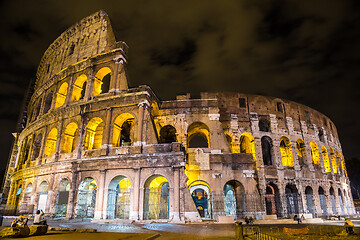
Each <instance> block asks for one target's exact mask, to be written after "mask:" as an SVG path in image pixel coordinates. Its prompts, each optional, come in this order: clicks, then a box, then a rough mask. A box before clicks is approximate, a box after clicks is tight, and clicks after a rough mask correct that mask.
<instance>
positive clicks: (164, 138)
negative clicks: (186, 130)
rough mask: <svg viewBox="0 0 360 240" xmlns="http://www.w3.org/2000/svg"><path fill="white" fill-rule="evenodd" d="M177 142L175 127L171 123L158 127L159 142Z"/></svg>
mask: <svg viewBox="0 0 360 240" xmlns="http://www.w3.org/2000/svg"><path fill="white" fill-rule="evenodd" d="M172 142H177V139H176V129H175V128H174V127H173V126H171V125H166V126H164V127H162V128H161V129H160V143H172Z"/></svg>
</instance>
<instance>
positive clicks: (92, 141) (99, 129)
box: [84, 117, 104, 150]
mask: <svg viewBox="0 0 360 240" xmlns="http://www.w3.org/2000/svg"><path fill="white" fill-rule="evenodd" d="M103 132H104V122H103V120H102V119H101V118H99V117H94V118H92V119H91V120H90V121H89V123H88V124H87V126H86V130H85V142H84V147H85V150H91V149H100V147H101V144H102V137H103Z"/></svg>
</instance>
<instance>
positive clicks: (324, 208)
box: [319, 187, 328, 216]
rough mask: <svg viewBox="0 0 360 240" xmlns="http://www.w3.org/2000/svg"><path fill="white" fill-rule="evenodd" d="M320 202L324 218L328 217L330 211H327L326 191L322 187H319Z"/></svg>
mask: <svg viewBox="0 0 360 240" xmlns="http://www.w3.org/2000/svg"><path fill="white" fill-rule="evenodd" d="M319 200H320V207H321V213H322V216H327V215H328V211H327V204H326V198H325V191H324V189H323V188H322V187H319Z"/></svg>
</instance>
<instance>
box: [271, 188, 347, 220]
mask: <svg viewBox="0 0 360 240" xmlns="http://www.w3.org/2000/svg"><path fill="white" fill-rule="evenodd" d="M303 194H304V199H305V203H304V204H302V202H301V201H302V200H301V194H300V193H299V192H298V189H297V188H296V186H295V185H293V184H288V185H286V187H285V196H280V193H279V189H278V187H277V186H276V184H274V183H270V184H268V185H267V187H266V195H265V206H266V214H268V215H278V216H282V215H284V210H285V214H287V215H291V214H299V213H310V214H312V215H313V216H314V217H315V216H318V215H320V216H329V215H330V213H329V209H331V212H332V214H333V215H345V214H348V215H349V214H352V207H351V200H350V199H351V198H350V195H349V193H347V192H346V191H345V189H344V190H343V191H341V189H340V188H338V193H337V200H336V195H335V191H334V188H333V187H330V189H329V195H327V194H326V193H325V191H324V188H323V187H321V186H319V187H318V191H317V195H316V196H315V194H314V191H313V188H312V187H311V186H306V187H305V191H304V193H303ZM316 198H317V199H319V206H318V205H317V204H316V200H315V199H316ZM327 198H329V201H327ZM337 201H338V203H339V206H340V209H339V208H338V207H337V203H336V202H337ZM302 206H304V207H305V209H303V210H302ZM318 207H320V209H317V208H318ZM319 213H320V214H319Z"/></svg>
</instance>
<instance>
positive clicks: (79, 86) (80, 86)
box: [71, 74, 87, 102]
mask: <svg viewBox="0 0 360 240" xmlns="http://www.w3.org/2000/svg"><path fill="white" fill-rule="evenodd" d="M86 80H87V76H86V75H85V74H82V75H80V76H79V77H77V79H76V80H75V83H74V85H73V90H72V96H71V102H75V101H79V100H80V99H83V98H84V95H85V91H86Z"/></svg>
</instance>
